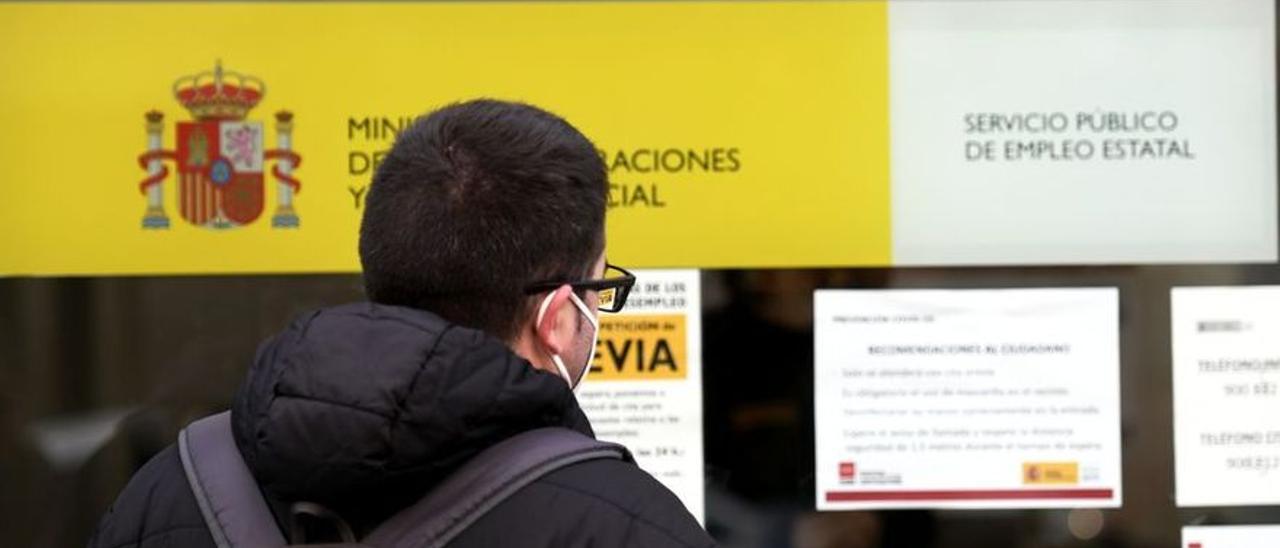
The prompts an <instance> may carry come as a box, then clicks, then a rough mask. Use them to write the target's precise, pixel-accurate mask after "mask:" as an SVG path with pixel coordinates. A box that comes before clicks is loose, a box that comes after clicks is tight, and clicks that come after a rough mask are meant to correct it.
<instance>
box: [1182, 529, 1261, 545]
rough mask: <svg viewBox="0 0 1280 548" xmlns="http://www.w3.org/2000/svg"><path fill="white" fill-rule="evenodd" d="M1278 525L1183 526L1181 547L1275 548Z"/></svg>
mask: <svg viewBox="0 0 1280 548" xmlns="http://www.w3.org/2000/svg"><path fill="white" fill-rule="evenodd" d="M1277 546H1280V525H1220V526H1207V527H1183V528H1182V547H1183V548H1276V547H1277Z"/></svg>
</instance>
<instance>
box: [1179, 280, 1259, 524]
mask: <svg viewBox="0 0 1280 548" xmlns="http://www.w3.org/2000/svg"><path fill="white" fill-rule="evenodd" d="M1171 309H1172V317H1173V406H1174V409H1173V424H1174V449H1175V455H1174V463H1175V469H1176V473H1177V500H1178V506H1221V505H1262V504H1280V286H1265V287H1178V288H1174V289H1173V291H1172V303H1171ZM1274 546H1280V544H1275V545H1274Z"/></svg>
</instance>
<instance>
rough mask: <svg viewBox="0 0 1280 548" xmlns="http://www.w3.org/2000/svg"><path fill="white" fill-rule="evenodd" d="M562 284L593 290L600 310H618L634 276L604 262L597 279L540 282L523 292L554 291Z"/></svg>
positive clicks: (633, 282)
mask: <svg viewBox="0 0 1280 548" xmlns="http://www.w3.org/2000/svg"><path fill="white" fill-rule="evenodd" d="M562 285H568V286H569V287H572V288H573V289H574V290H575V291H584V290H586V291H595V292H596V295H597V296H598V297H599V300H600V304H599V309H600V311H601V312H618V311H620V310H622V307H623V306H625V305H626V304H627V295H629V294H630V293H631V287H632V286H634V285H636V277H635V275H634V274H632V273H630V272H627V270H626V269H624V268H622V267H618V266H613V265H611V264H608V263H606V264H605V265H604V277H603V278H600V279H598V280H583V281H580V282H540V283H536V284H532V285H530V286H528V287H526V288H524V292H525V294H526V295H534V294H537V293H542V292H544V291H555V290H556V289H557V288H559V287H560V286H562Z"/></svg>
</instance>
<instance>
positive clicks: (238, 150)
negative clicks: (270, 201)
mask: <svg viewBox="0 0 1280 548" xmlns="http://www.w3.org/2000/svg"><path fill="white" fill-rule="evenodd" d="M262 141H263V139H262V124H261V123H259V122H253V121H199V122H179V123H178V139H177V145H178V147H177V148H178V158H177V160H178V162H177V163H178V204H179V209H180V211H181V213H182V218H183V219H186V220H187V221H188V222H190V223H191V224H194V225H198V226H205V227H209V228H231V227H236V226H240V225H246V224H249V223H252V222H253V221H254V220H256V219H257V218H258V216H259V215H261V214H262V207H263V186H264V184H263V183H264V179H263V171H262V163H263V149H262Z"/></svg>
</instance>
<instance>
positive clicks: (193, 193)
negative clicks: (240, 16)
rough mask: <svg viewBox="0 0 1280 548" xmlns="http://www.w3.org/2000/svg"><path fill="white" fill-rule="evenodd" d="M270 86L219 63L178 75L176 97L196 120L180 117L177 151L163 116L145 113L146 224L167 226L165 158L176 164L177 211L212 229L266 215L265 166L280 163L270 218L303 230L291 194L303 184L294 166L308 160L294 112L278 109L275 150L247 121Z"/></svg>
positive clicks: (254, 124)
mask: <svg viewBox="0 0 1280 548" xmlns="http://www.w3.org/2000/svg"><path fill="white" fill-rule="evenodd" d="M266 93H267V87H266V85H265V84H263V82H262V80H261V79H258V78H256V77H253V76H248V75H243V74H240V73H237V72H232V71H223V70H222V63H221V62H220V61H219V62H218V63H216V64H215V65H214V68H213V70H212V71H205V72H201V73H199V74H195V75H192V76H185V77H182V78H179V79H178V80H177V81H176V82H174V83H173V96H174V98H176V99H177V100H178V102H179V103H182V106H183V107H185V108H186V109H187V111H189V112H190V113H191V117H192V118H193V120H192V121H183V122H178V124H177V131H176V138H175V145H176V147H175V148H176V150H165V149H164V148H163V143H164V113H162V112H160V111H158V110H152V111H151V112H148V113H147V114H146V119H147V151H146V152H145V153H143V154H142V155H141V156H139V157H138V163H139V165H141V166H142V168H143V169H145V170H147V178H146V179H144V180H143V181H142V183H141V185H140V187H141V190H142V193H143V194H144V195H146V197H147V211H146V214H144V215H143V217H142V227H143V228H148V229H167V228H169V217H168V215H166V214H165V210H164V186H163V184H162V183H163V182H164V179H165V178H166V177H168V175H169V168H167V167H166V166H165V165H164V161H165V160H173V161H174V163H176V164H177V168H178V174H177V180H178V182H177V186H178V209H179V211H180V213H181V214H182V218H183V219H186V220H187V222H189V223H191V224H193V225H196V226H201V227H205V228H211V229H228V228H235V227H238V226H244V225H247V224H249V223H252V222H254V221H255V220H257V218H258V217H259V216H261V215H262V209H263V202H264V196H263V194H264V188H263V187H264V186H265V184H264V177H263V167H264V165H265V164H266V162H267V161H274V162H275V166H274V168H273V169H272V171H271V174H272V175H273V176H275V178H276V180H277V181H279V184H277V185H276V186H277V196H278V198H277V207H276V212H275V214H274V215H273V216H272V217H271V226H272V227H275V228H297V227H298V215H297V213H296V212H295V211H294V209H293V196H294V195H295V194H297V193H298V191H299V190H301V188H302V185H301V183H299V182H298V180H297V179H295V178H294V177H293V170H294V169H296V168H297V167H298V166H299V165H300V164H301V163H302V158H301V157H300V156H298V154H297V153H295V152H293V150H291V148H290V145H291V141H292V136H293V114H292V113H290V112H288V111H280V112H277V113H276V148H274V149H271V150H265V147H264V144H263V141H264V140H265V137H264V135H263V129H262V122H257V121H253V120H247V119H246V118H247V117H248V115H249V111H250V110H253V107H255V106H257V105H258V103H259V102H260V101H262V98H263V96H265V95H266Z"/></svg>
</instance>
